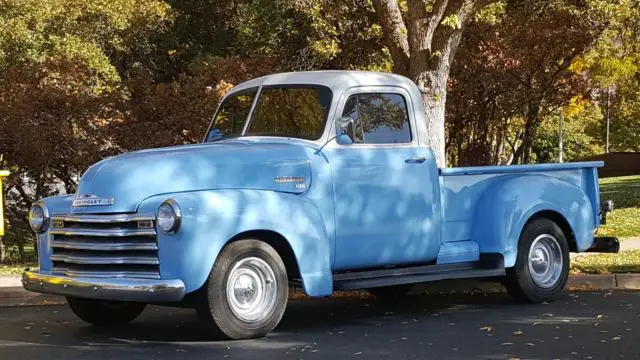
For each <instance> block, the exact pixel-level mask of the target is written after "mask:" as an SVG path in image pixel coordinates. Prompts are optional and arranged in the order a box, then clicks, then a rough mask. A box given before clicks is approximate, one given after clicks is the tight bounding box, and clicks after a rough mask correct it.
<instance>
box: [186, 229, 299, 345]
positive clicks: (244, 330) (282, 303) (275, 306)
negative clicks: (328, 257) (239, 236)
mask: <svg viewBox="0 0 640 360" xmlns="http://www.w3.org/2000/svg"><path fill="white" fill-rule="evenodd" d="M255 258H258V259H260V261H262V262H264V263H266V264H267V265H268V267H269V268H270V269H271V271H272V273H273V274H272V275H273V281H272V282H271V283H269V282H267V284H275V286H274V285H266V286H274V287H271V289H272V290H271V291H270V290H267V288H266V287H264V289H265V291H264V294H272V297H271V299H273V297H275V300H272V301H273V303H271V302H270V301H267V303H268V304H271V305H268V306H266V308H265V310H264V311H259V312H257V313H258V314H259V315H257V316H258V317H259V318H257V319H251V321H248V320H247V319H243V318H242V317H241V315H237V314H236V313H234V310H232V305H231V304H230V300H229V299H230V297H229V296H228V295H227V290H228V289H227V284H228V283H230V282H229V278H230V276H232V275H233V274H232V270H233V269H234V267H235V266H241V264H245V263H247V262H249V265H251V261H255V260H251V259H255ZM263 270H264V269H263ZM257 273H258V272H256V274H257ZM269 277H271V275H269ZM237 280H238V281H239V278H237ZM232 281H233V280H232ZM229 285H230V286H232V284H229ZM252 285H253V284H252ZM202 290H203V291H202V293H201V299H200V301H199V304H198V306H197V307H196V311H197V313H198V318H199V320H200V321H201V323H203V324H204V326H205V327H206V329H207V330H208V331H209V332H210V333H211V334H213V335H214V336H215V337H218V338H226V339H233V340H238V339H251V338H257V337H262V336H264V335H266V334H268V333H269V332H270V331H271V330H273V329H274V328H275V327H276V326H277V325H278V323H279V322H280V320H281V319H282V316H283V315H284V311H285V308H286V307H287V299H288V295H289V284H288V279H287V270H286V268H285V265H284V262H283V261H282V259H281V258H280V255H278V253H277V252H276V251H275V250H274V249H273V248H272V247H271V246H270V245H268V244H267V243H264V242H262V241H259V240H253V239H247V240H239V241H234V242H232V243H231V244H229V245H227V246H225V247H224V249H222V251H221V253H220V255H219V256H218V259H217V260H216V262H215V264H214V266H213V269H212V270H211V273H210V275H209V279H208V280H207V282H206V284H205V285H204V288H203V289H202ZM248 291H249V292H248V294H251V291H252V290H248ZM233 294H234V295H235V292H234V293H233ZM246 294H247V293H245V295H246ZM234 295H231V296H234ZM249 296H252V295H249ZM265 298H269V296H267V295H265ZM256 299H257V298H256Z"/></svg>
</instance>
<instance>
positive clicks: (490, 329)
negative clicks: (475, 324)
mask: <svg viewBox="0 0 640 360" xmlns="http://www.w3.org/2000/svg"><path fill="white" fill-rule="evenodd" d="M480 331H486V332H492V331H493V328H492V327H491V326H483V327H481V328H480Z"/></svg>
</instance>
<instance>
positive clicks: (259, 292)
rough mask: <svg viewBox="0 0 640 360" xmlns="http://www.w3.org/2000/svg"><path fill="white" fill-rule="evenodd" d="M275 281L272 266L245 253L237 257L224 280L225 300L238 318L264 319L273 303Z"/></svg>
mask: <svg viewBox="0 0 640 360" xmlns="http://www.w3.org/2000/svg"><path fill="white" fill-rule="evenodd" d="M276 295H277V284H276V280H275V275H274V273H273V270H272V269H271V267H270V266H269V264H267V263H266V262H265V261H264V260H262V259H260V258H257V257H248V258H244V259H242V260H240V261H238V262H237V263H236V264H235V265H234V266H233V269H231V272H230V273H229V279H228V280H227V301H228V302H229V306H230V307H231V311H232V312H233V314H234V315H235V316H236V317H237V318H238V319H240V320H242V321H244V322H248V323H254V322H258V321H261V320H264V319H265V318H266V317H267V316H268V315H269V314H270V313H271V311H272V310H273V307H274V306H275V303H276Z"/></svg>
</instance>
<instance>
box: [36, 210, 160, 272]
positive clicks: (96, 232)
mask: <svg viewBox="0 0 640 360" xmlns="http://www.w3.org/2000/svg"><path fill="white" fill-rule="evenodd" d="M154 225H155V216H154V215H153V214H108V215H89V214H87V215H84V214H82V215H76V214H74V215H68V214H55V215H54V216H53V217H52V218H51V226H52V227H51V230H50V231H49V235H50V236H51V241H50V246H51V252H52V253H51V261H53V272H54V273H59V274H63V275H65V276H70V277H78V276H86V277H101V278H105V277H116V278H123V277H131V278H144V279H159V278H160V269H159V266H158V265H159V260H158V243H157V239H156V230H155V226H154Z"/></svg>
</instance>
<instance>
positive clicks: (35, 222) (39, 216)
mask: <svg viewBox="0 0 640 360" xmlns="http://www.w3.org/2000/svg"><path fill="white" fill-rule="evenodd" d="M48 218H49V216H48V214H47V210H46V209H45V207H44V206H43V205H41V204H35V205H33V206H32V207H31V210H29V225H30V226H31V229H33V231H35V232H42V231H44V229H45V228H46V227H47V221H48V220H49V219H48Z"/></svg>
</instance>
